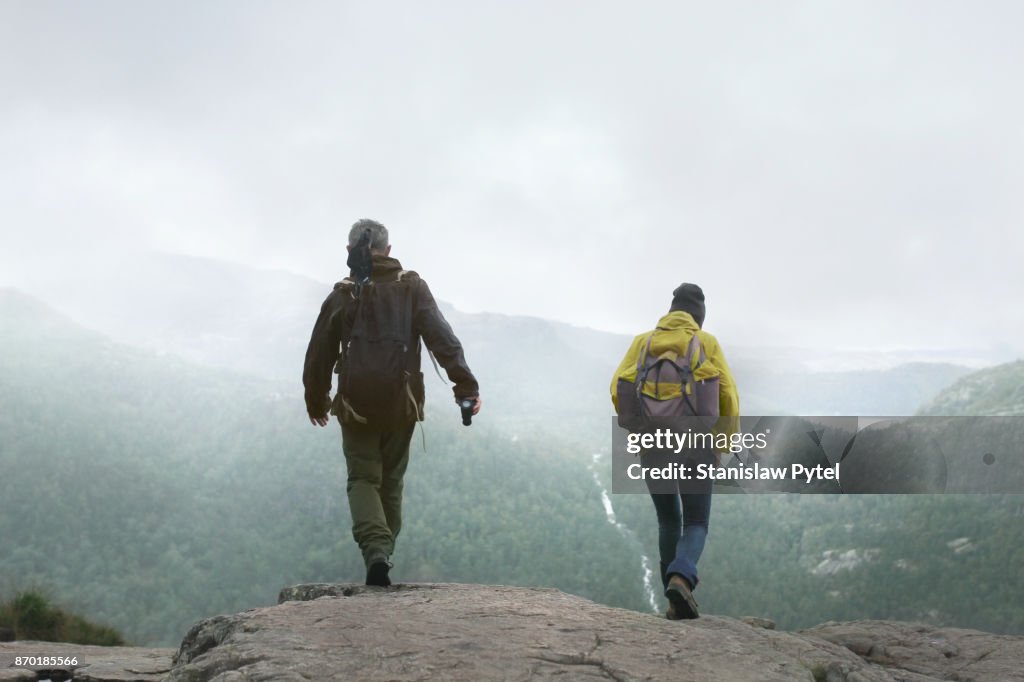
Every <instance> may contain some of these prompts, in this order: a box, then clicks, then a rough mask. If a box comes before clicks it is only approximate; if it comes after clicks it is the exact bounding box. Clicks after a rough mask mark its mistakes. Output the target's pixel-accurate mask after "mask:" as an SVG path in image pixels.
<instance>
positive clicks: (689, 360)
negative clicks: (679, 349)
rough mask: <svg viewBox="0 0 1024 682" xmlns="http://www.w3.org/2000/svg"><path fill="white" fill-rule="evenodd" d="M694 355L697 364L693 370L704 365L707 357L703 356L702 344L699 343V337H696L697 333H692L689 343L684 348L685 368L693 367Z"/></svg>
mask: <svg viewBox="0 0 1024 682" xmlns="http://www.w3.org/2000/svg"><path fill="white" fill-rule="evenodd" d="M695 354H696V355H697V359H698V362H697V367H694V369H697V368H699V367H700V366H701V365H703V364H704V361H705V360H707V356H706V355H704V344H702V343H701V342H700V337H698V336H697V332H694V333H693V336H692V337H690V343H689V344H688V345H687V346H686V366H687V367H693V356H694V355H695Z"/></svg>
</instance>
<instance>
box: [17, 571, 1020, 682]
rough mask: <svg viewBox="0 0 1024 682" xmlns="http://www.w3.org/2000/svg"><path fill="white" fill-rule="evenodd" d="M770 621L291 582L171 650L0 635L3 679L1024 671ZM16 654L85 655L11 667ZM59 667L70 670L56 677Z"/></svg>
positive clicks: (545, 594)
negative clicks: (60, 662)
mask: <svg viewBox="0 0 1024 682" xmlns="http://www.w3.org/2000/svg"><path fill="white" fill-rule="evenodd" d="M773 628H774V626H773V624H772V623H771V621H767V620H765V619H761V618H745V619H735V618H726V617H722V616H704V617H702V618H700V619H698V620H695V621H679V622H671V621H667V620H665V619H663V618H659V617H657V616H654V615H649V614H643V613H637V612H634V611H626V610H623V609H616V608H611V607H608V606H601V605H598V604H594V603H593V602H590V601H587V600H586V599H581V598H579V597H573V596H570V595H567V594H564V593H562V592H559V591H557V590H550V589H541V588H527V587H486V586H482V585H397V586H394V587H390V588H376V587H365V586H363V585H347V584H314V585H297V586H295V587H289V588H286V589H284V590H282V591H281V594H280V597H279V604H278V605H277V606H269V607H265V608H258V609H251V610H249V611H244V612H242V613H239V614H235V615H225V616H217V617H215V618H210V619H207V620H204V621H202V622H200V623H198V624H197V625H195V626H194V627H193V628H192V629H191V630H190V631H189V632H188V634H187V635H186V636H185V639H184V641H183V642H182V644H181V647H180V648H179V649H178V651H177V652H176V653H175V652H174V651H173V650H171V649H142V648H135V647H91V646H80V645H72V644H54V643H52V642H9V643H0V682H34V681H35V680H38V679H43V678H46V677H49V676H50V672H51V671H52V672H53V678H52V679H54V680H58V679H68V676H69V675H70V676H71V679H74V680H91V681H93V682H114V681H118V682H127V681H132V680H134V681H138V682H153V681H155V680H171V681H176V682H180V681H188V682H201V681H204V680H216V681H217V682H243V681H251V682H256V681H259V680H267V681H270V680H284V681H289V680H296V681H298V680H428V679H441V680H493V679H499V680H525V679H530V678H549V677H557V678H560V679H566V680H588V679H594V680H599V679H610V680H688V681H689V682H703V681H705V680H715V681H726V682H729V681H733V680H736V681H747V680H765V681H773V680H778V681H780V682H782V681H785V682H791V681H793V680H804V681H806V682H876V681H877V682H883V681H897V680H898V681H902V682H926V681H929V680H951V681H952V680H955V681H957V682H968V681H971V680H975V681H977V682H988V681H998V682H1006V681H1010V680H1020V681H1022V682H1024V637H1020V636H1002V635H992V634H988V633H984V632H978V631H975V630H960V629H952V628H935V627H931V626H925V625H915V624H910V623H899V622H891V621H858V622H850V623H825V624H823V625H819V626H817V627H814V628H811V629H809V630H803V631H800V632H782V631H777V630H775V629H773ZM14 656H64V657H76V658H77V659H78V664H77V666H73V667H70V668H69V667H64V668H63V670H62V669H61V668H60V667H55V666H51V667H49V668H47V667H45V666H34V667H24V666H23V667H22V668H20V669H16V668H13V667H10V666H11V664H12V663H13V658H14ZM62 672H63V673H64V674H63V675H62Z"/></svg>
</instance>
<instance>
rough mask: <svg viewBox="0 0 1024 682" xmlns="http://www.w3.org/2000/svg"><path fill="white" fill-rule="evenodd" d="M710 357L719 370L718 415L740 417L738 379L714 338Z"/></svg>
mask: <svg viewBox="0 0 1024 682" xmlns="http://www.w3.org/2000/svg"><path fill="white" fill-rule="evenodd" d="M709 345H710V346H711V348H710V351H711V352H710V353H708V357H709V358H710V359H711V362H712V363H714V365H715V366H716V367H717V368H718V370H719V384H718V388H719V391H718V414H720V415H722V416H723V417H738V416H740V394H739V391H738V390H737V389H736V379H735V378H734V377H733V375H732V370H731V369H729V363H728V362H726V361H725V353H723V352H722V347H721V346H720V345H718V340H717V339H715V338H714V337H712V343H711V344H709Z"/></svg>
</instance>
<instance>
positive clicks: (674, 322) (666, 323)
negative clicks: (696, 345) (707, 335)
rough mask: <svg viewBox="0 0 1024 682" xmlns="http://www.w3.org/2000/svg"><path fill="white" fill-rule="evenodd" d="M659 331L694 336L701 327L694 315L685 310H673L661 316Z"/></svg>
mask: <svg viewBox="0 0 1024 682" xmlns="http://www.w3.org/2000/svg"><path fill="white" fill-rule="evenodd" d="M658 329H665V330H667V331H680V330H681V331H686V332H689V333H690V334H694V333H696V332H697V330H698V329H700V325H698V324H697V321H696V320H694V319H693V315H691V314H690V313H688V312H686V311H684V310H673V311H672V312H669V313H667V314H665V315H662V316H661V319H660V320H658Z"/></svg>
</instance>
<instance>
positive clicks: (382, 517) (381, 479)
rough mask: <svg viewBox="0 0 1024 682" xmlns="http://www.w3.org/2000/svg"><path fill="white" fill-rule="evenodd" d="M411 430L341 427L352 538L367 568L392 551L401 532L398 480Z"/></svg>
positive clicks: (406, 463)
mask: <svg viewBox="0 0 1024 682" xmlns="http://www.w3.org/2000/svg"><path fill="white" fill-rule="evenodd" d="M415 426H416V425H415V423H413V424H409V426H408V427H405V426H400V427H398V428H396V429H394V430H390V431H382V430H379V429H368V428H365V427H360V426H357V425H356V426H353V425H349V424H342V425H341V447H342V450H343V451H344V453H345V464H346V466H347V467H348V485H347V487H346V489H347V490H348V506H349V509H350V510H351V512H352V537H354V538H355V541H356V543H357V544H358V545H359V549H360V550H361V551H362V553H363V561H364V562H366V566H367V567H369V565H370V564H371V563H373V562H374V561H377V560H379V559H387V558H388V557H390V556H391V555H392V554H393V553H394V551H395V538H397V537H398V533H399V531H401V530H402V486H403V481H402V479H403V477H404V476H405V469H406V467H407V466H408V465H409V441H410V440H411V439H412V432H413V428H414V427H415Z"/></svg>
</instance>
